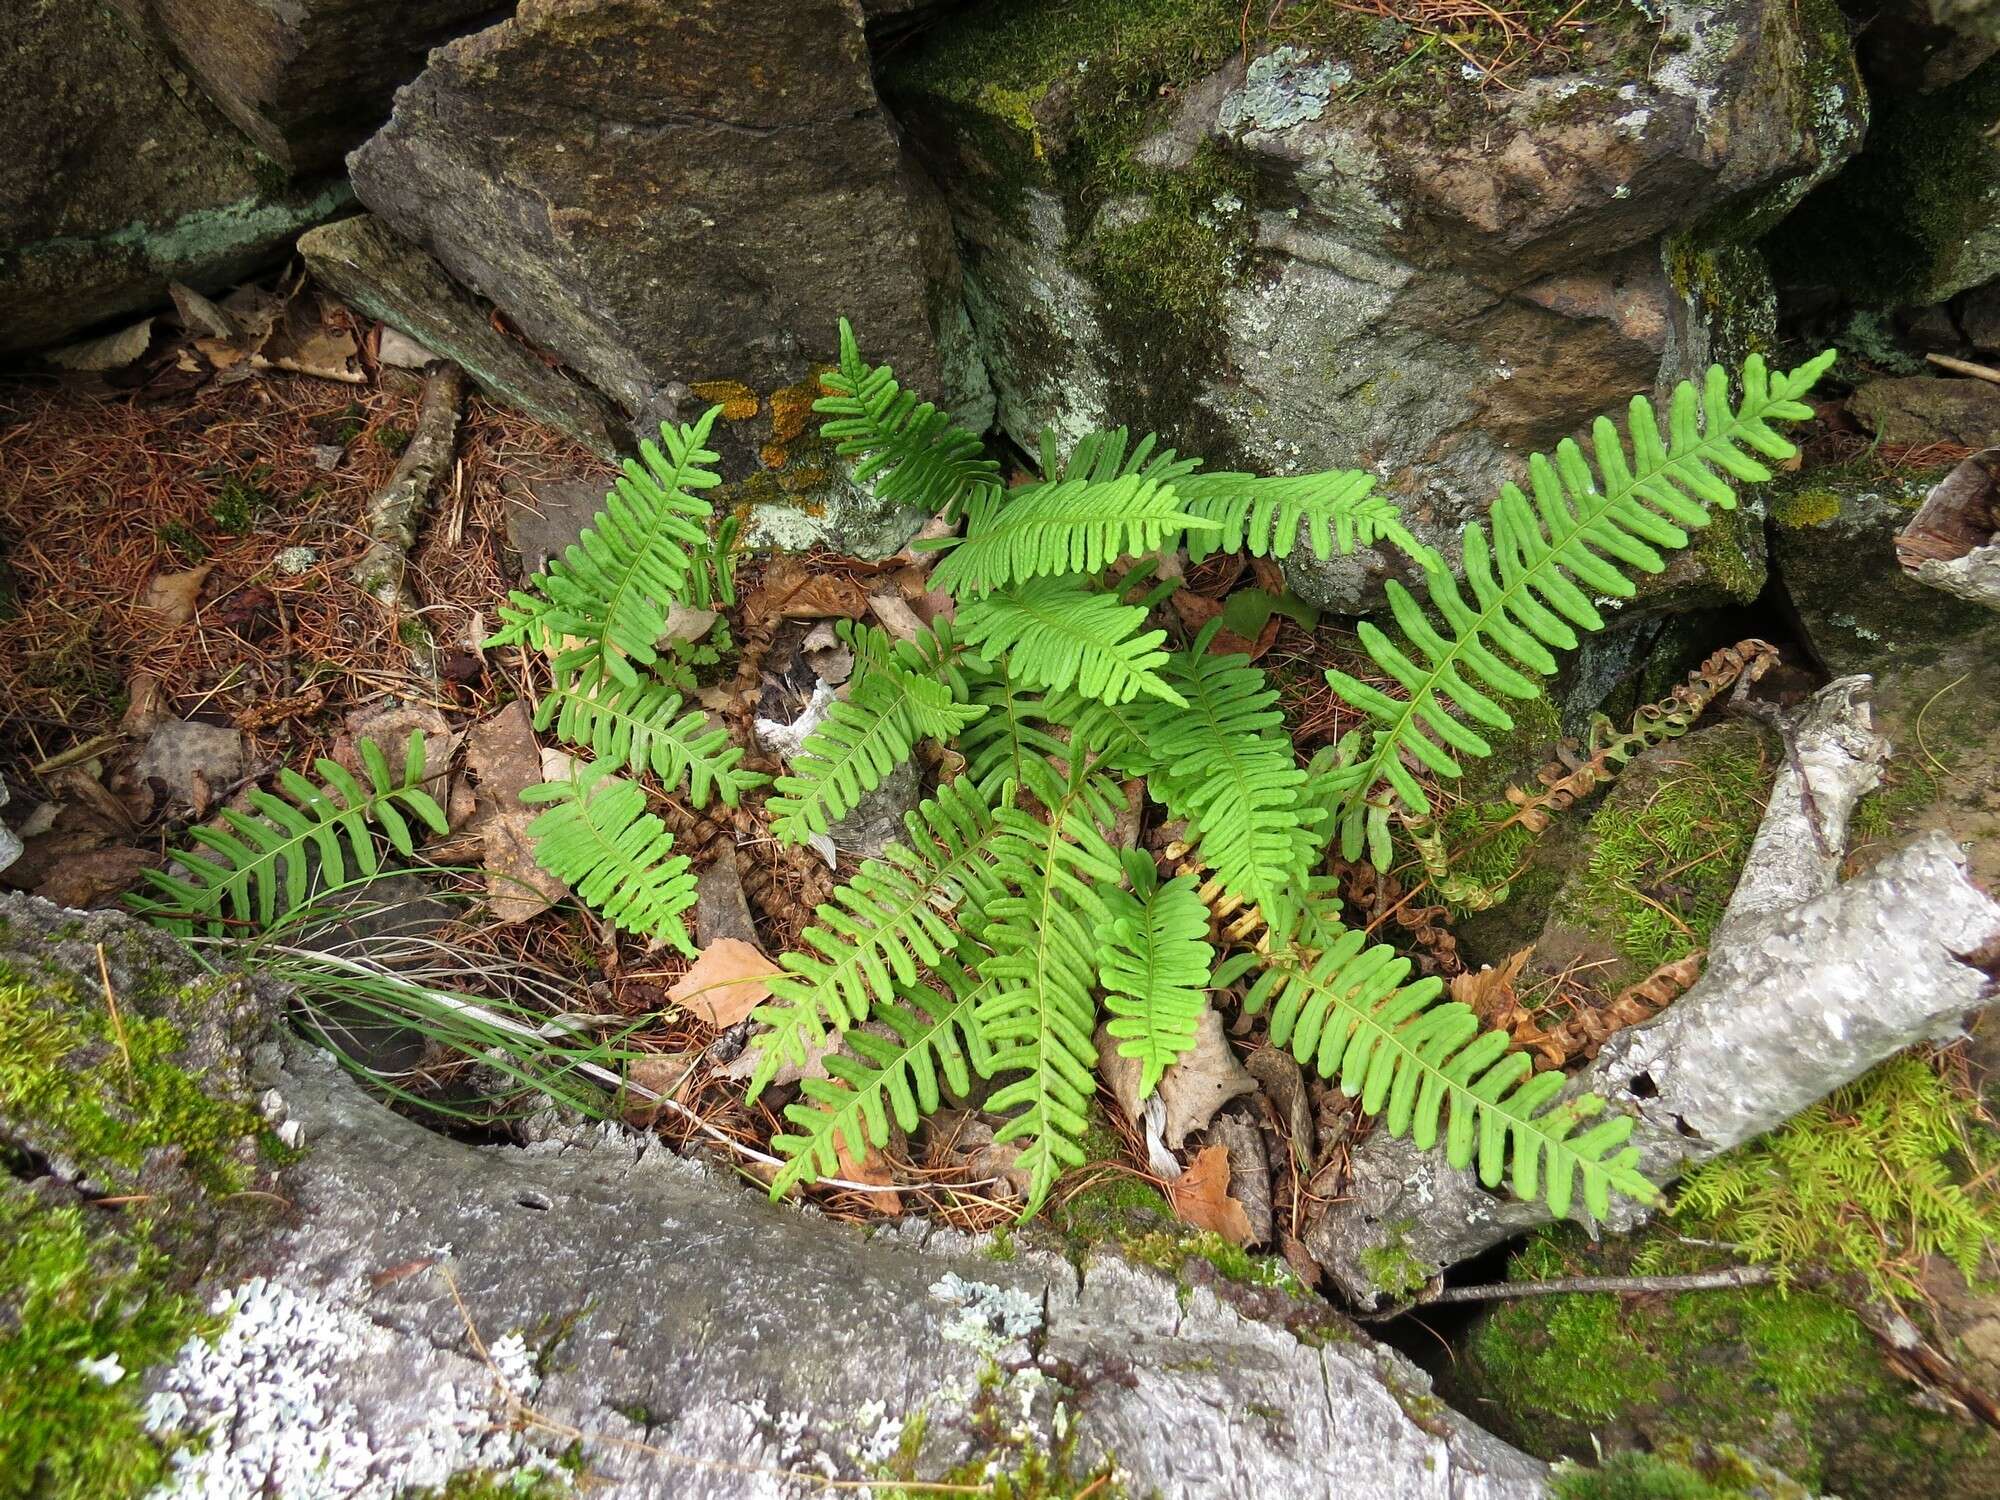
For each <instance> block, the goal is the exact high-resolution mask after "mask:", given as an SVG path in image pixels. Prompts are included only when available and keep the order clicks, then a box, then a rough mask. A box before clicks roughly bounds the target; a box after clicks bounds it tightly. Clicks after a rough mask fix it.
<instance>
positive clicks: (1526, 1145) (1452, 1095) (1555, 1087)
mask: <svg viewBox="0 0 2000 1500" xmlns="http://www.w3.org/2000/svg"><path fill="white" fill-rule="evenodd" d="M1320 936H1321V938H1322V941H1323V947H1322V950H1321V951H1320V952H1319V954H1318V956H1317V957H1316V958H1313V959H1311V961H1310V962H1309V963H1305V964H1303V965H1298V964H1293V963H1281V964H1280V965H1278V966H1274V967H1272V968H1270V969H1267V970H1266V971H1265V972H1264V973H1263V975H1261V976H1260V977H1259V978H1258V980H1257V982H1256V983H1255V984H1254V985H1253V986H1252V987H1251V990H1250V992H1249V994H1248V995H1247V996H1246V997H1245V999H1244V1009H1245V1010H1246V1011H1249V1012H1251V1013H1252V1014H1254V1013H1256V1012H1258V1011H1261V1010H1262V1009H1263V1008H1264V1006H1265V1005H1266V1004H1270V1005H1271V1007H1272V1009H1271V1042H1272V1045H1273V1046H1279V1047H1283V1046H1289V1047H1290V1048H1291V1051H1292V1055H1293V1056H1294V1057H1296V1058H1298V1060H1299V1061H1300V1062H1301V1063H1304V1064H1306V1065H1307V1066H1309V1067H1314V1068H1317V1069H1318V1070H1319V1074H1320V1076H1321V1077H1323V1078H1329V1079H1333V1080H1335V1081H1336V1082H1338V1084H1339V1085H1340V1088H1341V1090H1342V1092H1344V1093H1347V1094H1350V1095H1353V1096H1355V1097H1356V1098H1358V1099H1359V1100H1360V1101H1361V1107H1362V1109H1363V1110H1365V1111H1366V1112H1367V1113H1369V1114H1371V1115H1376V1114H1379V1115H1381V1116H1382V1123H1383V1125H1384V1127H1385V1128H1386V1129H1387V1130H1388V1132H1389V1133H1390V1135H1392V1136H1397V1137H1401V1136H1404V1135H1408V1136H1410V1137H1411V1138H1412V1140H1413V1141H1414V1142H1415V1144H1416V1145H1417V1146H1418V1148H1419V1149H1422V1150H1429V1149H1431V1148H1432V1147H1433V1146H1435V1145H1436V1144H1437V1141H1438V1132H1439V1128H1440V1123H1441V1122H1443V1124H1444V1132H1445V1156H1446V1159H1447V1160H1448V1161H1450V1163H1451V1164H1452V1165H1453V1166H1454V1167H1466V1166H1469V1165H1472V1163H1473V1159H1474V1155H1475V1152H1476V1154H1477V1158H1478V1169H1479V1178H1480V1181H1482V1182H1484V1183H1485V1184H1486V1185H1487V1186H1488V1187H1498V1186H1499V1185H1500V1184H1501V1182H1502V1181H1504V1180H1508V1178H1509V1168H1510V1167H1511V1183H1510V1185H1511V1186H1512V1188H1513V1190H1514V1192H1515V1193H1516V1194H1517V1195H1518V1196H1520V1197H1521V1198H1523V1199H1527V1200H1530V1201H1532V1200H1533V1199H1534V1198H1536V1197H1537V1196H1541V1197H1545V1198H1546V1200H1547V1202H1548V1206H1549V1211H1550V1212H1551V1213H1553V1214H1554V1215H1556V1216H1557V1217H1558V1218H1561V1217H1562V1216H1564V1215H1566V1214H1567V1213H1568V1212H1569V1210H1570V1205H1571V1201H1572V1198H1573V1195H1574V1193H1575V1190H1576V1186H1577V1184H1578V1183H1579V1182H1581V1184H1582V1188H1583V1202H1584V1206H1585V1208H1586V1210H1587V1211H1588V1212H1589V1213H1590V1214H1591V1215H1593V1216H1595V1217H1597V1218H1600V1219H1601V1218H1603V1217H1604V1216H1605V1215H1606V1214H1607V1213H1609V1212H1610V1207H1611V1193H1612V1191H1613V1190H1614V1189H1616V1190H1617V1191H1618V1192H1620V1193H1623V1194H1625V1195H1626V1196H1628V1197H1632V1198H1637V1199H1639V1200H1640V1201H1642V1202H1647V1203H1653V1202H1657V1201H1659V1196H1660V1195H1659V1190H1658V1189H1657V1188H1655V1187H1654V1186H1653V1184H1652V1183H1650V1182H1648V1181H1647V1180H1646V1179H1645V1177H1643V1176H1642V1175H1641V1174H1640V1172H1639V1169H1638V1159H1639V1153H1638V1150H1637V1148H1636V1147H1626V1148H1625V1149H1624V1150H1614V1148H1617V1147H1620V1146H1623V1145H1624V1143H1625V1141H1626V1138H1627V1137H1629V1136H1630V1135H1631V1133H1632V1127H1633V1121H1632V1120H1631V1118H1630V1117H1629V1116H1623V1115H1620V1116H1617V1117H1614V1118H1612V1119H1608V1120H1604V1121H1601V1122H1600V1123H1598V1124H1596V1125H1594V1126H1592V1127H1591V1128H1589V1129H1588V1130H1584V1131H1583V1132H1582V1134H1578V1133H1577V1132H1578V1130H1579V1129H1580V1128H1581V1127H1582V1125H1583V1124H1584V1122H1585V1121H1586V1120H1588V1119H1590V1118H1591V1117H1592V1116H1593V1115H1596V1114H1598V1113H1601V1112H1602V1110H1603V1107H1604V1105H1603V1101H1602V1100H1601V1099H1598V1098H1596V1097H1595V1096H1592V1095H1586V1096H1583V1097H1581V1098H1577V1099H1572V1100H1567V1101H1564V1102H1561V1103H1555V1104H1554V1105H1553V1107H1548V1106H1550V1105H1551V1102H1552V1100H1553V1099H1554V1096H1555V1095H1556V1093H1557V1092H1558V1091H1559V1090H1560V1089H1561V1088H1562V1086H1563V1084H1564V1082H1565V1079H1564V1077H1563V1075H1562V1074H1561V1073H1559V1072H1548V1073H1540V1074H1536V1073H1534V1072H1533V1063H1532V1062H1531V1061H1530V1059H1529V1057H1528V1055H1527V1054H1526V1053H1524V1052H1509V1051H1508V1050H1507V1049H1508V1047H1509V1045H1510V1042H1509V1038H1508V1035H1507V1033H1506V1032H1504V1031H1499V1030H1491V1031H1482V1029H1481V1026H1480V1022H1479V1017H1478V1016H1477V1015H1476V1014H1474V1012H1473V1011H1472V1008H1471V1007H1470V1006H1467V1005H1463V1004H1460V1003H1459V1002H1457V1001H1450V1002H1447V1003H1445V1004H1442V1005H1438V1004H1434V1003H1432V1002H1433V1001H1434V1000H1435V999H1436V997H1437V994H1438V992H1439V990H1440V989H1441V988H1442V987H1443V981H1442V980H1439V979H1435V978H1430V979H1419V980H1416V981H1415V982H1414V983H1410V984H1405V983H1404V982H1403V981H1404V979H1405V977H1406V976H1407V975H1408V974H1409V972H1410V961H1409V960H1408V959H1407V958H1399V957H1398V956H1397V955H1396V953H1395V950H1394V949H1392V948H1390V947H1389V946H1388V945H1387V944H1386V943H1375V944H1370V943H1369V941H1368V935H1367V934H1366V933H1364V932H1361V931H1358V930H1348V931H1343V932H1340V933H1339V934H1338V936H1333V935H1332V934H1321V935H1320ZM1329 938H1330V941H1329V940H1327V939H1329ZM1447 1106H1449V1108H1448V1109H1447Z"/></svg>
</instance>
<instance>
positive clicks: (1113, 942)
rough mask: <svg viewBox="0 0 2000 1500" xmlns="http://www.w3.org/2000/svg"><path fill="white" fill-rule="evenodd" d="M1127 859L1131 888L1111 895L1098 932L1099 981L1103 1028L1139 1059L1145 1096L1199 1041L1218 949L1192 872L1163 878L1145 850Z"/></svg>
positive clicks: (1122, 1054)
mask: <svg viewBox="0 0 2000 1500" xmlns="http://www.w3.org/2000/svg"><path fill="white" fill-rule="evenodd" d="M1123 862H1124V865H1125V872H1126V874H1127V875H1128V876H1129V877H1130V878H1131V881H1132V889H1131V892H1130V893H1129V894H1128V893H1127V892H1124V891H1110V892H1107V893H1106V895H1105V905H1106V908H1107V909H1108V911H1109V913H1110V920H1109V921H1108V922H1107V923H1106V924H1105V925H1104V927H1103V928H1102V929H1101V930H1100V932H1099V934H1098V942H1099V946H1100V948H1101V957H1100V959H1099V963H1098V982H1099V984H1101V985H1102V986H1103V988H1104V994H1105V998H1104V1008H1105V1009H1106V1010H1107V1011H1109V1012H1110V1013H1111V1019H1110V1020H1109V1021H1107V1022H1106V1023H1105V1027H1104V1029H1105V1030H1106V1031H1107V1032H1109V1033H1110V1034H1111V1035H1112V1036H1113V1037H1115V1038H1117V1040H1118V1055H1119V1056H1120V1057H1131V1058H1137V1059H1138V1061H1139V1066H1140V1074H1139V1097H1140V1098H1141V1099H1144V1098H1146V1097H1148V1096H1149V1095H1150V1094H1151V1093H1152V1092H1153V1089H1154V1087H1155V1086H1156V1085H1157V1084H1158V1083H1159V1081H1160V1075H1161V1074H1163V1073H1165V1072H1166V1071H1167V1069H1168V1068H1170V1067H1172V1066H1173V1065H1174V1064H1175V1063H1176V1062H1178V1061H1180V1059H1181V1058H1182V1057H1184V1056H1186V1055H1187V1054H1188V1053H1189V1052H1191V1051H1192V1050H1193V1049H1194V1042H1195V1031H1196V1028H1197V1027H1199V1026H1200V1024H1201V1017H1202V1012H1204V1011H1205V1010H1207V1009H1208V976H1209V970H1210V967H1211V966H1212V964H1213V963H1214V960H1215V950H1214V949H1213V948H1212V947H1210V946H1209V944H1208V907H1207V906H1206V905H1205V904H1203V902H1202V899H1201V896H1200V895H1199V894H1198V892H1197V888H1196V885H1195V881H1194V878H1193V877H1192V876H1189V875H1177V876H1175V877H1174V878H1173V879H1172V880H1168V881H1165V882H1162V881H1161V879H1160V871H1159V867H1158V866H1157V865H1155V864H1154V863H1153V859H1152V856H1151V855H1148V854H1145V853H1142V852H1140V851H1138V850H1129V851H1127V852H1126V854H1125V856H1124V861H1123Z"/></svg>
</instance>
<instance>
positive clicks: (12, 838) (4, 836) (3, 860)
mask: <svg viewBox="0 0 2000 1500" xmlns="http://www.w3.org/2000/svg"><path fill="white" fill-rule="evenodd" d="M6 805H7V783H6V781H5V779H0V807H5V806H6ZM20 857H21V837H20V835H19V834H17V833H15V832H14V830H13V829H11V828H9V827H8V826H7V825H6V824H5V823H4V822H0V870H4V869H6V868H7V867H8V866H9V865H11V864H12V863H14V861H15V860H17V859H19V858H20Z"/></svg>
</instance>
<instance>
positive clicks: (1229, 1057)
mask: <svg viewBox="0 0 2000 1500" xmlns="http://www.w3.org/2000/svg"><path fill="white" fill-rule="evenodd" d="M1256 1092H1257V1080H1256V1079H1255V1078H1252V1077H1251V1076H1250V1074H1249V1073H1248V1071H1246V1070H1245V1068H1244V1066H1243V1064H1242V1063H1240V1062H1238V1061H1237V1060H1236V1053H1235V1051H1234V1050H1233V1049H1232V1048H1231V1047H1230V1045H1229V1038H1228V1037H1227V1036H1226V1035H1224V1034H1223V1030H1222V1017H1221V1016H1219V1015H1217V1014H1216V1012H1215V1010H1214V1008H1213V1007H1210V1008H1209V1009H1208V1010H1205V1011H1203V1012H1202V1015H1201V1027H1200V1029H1199V1030H1198V1031H1196V1033H1195V1039H1194V1050H1193V1051H1191V1052H1189V1053H1188V1054H1187V1056H1185V1057H1183V1058H1182V1059H1181V1060H1180V1061H1179V1062H1177V1063H1175V1064H1174V1065H1173V1066H1172V1067H1171V1068H1168V1069H1167V1071H1166V1072H1165V1073H1164V1074H1163V1075H1161V1078H1160V1100H1161V1102H1162V1103H1164V1104H1165V1105H1166V1107H1167V1119H1166V1140H1167V1146H1168V1147H1169V1149H1171V1150H1174V1151H1178V1150H1180V1149H1181V1147H1182V1146H1183V1145H1184V1144H1186V1142H1187V1138H1188V1137H1189V1136H1190V1135H1192V1134H1193V1133H1194V1132H1195V1131H1197V1130H1202V1129H1206V1128H1207V1125H1208V1122H1209V1121H1210V1120H1212V1119H1214V1118H1215V1112H1216V1111H1217V1110H1218V1109H1221V1108H1222V1106H1223V1105H1225V1104H1227V1103H1228V1102H1229V1101H1230V1100H1231V1099H1235V1098H1237V1097H1239V1096H1241V1095H1243V1094H1254V1093H1256ZM1120 1102H1121V1103H1122V1102H1123V1101H1122V1100H1121V1101H1120Z"/></svg>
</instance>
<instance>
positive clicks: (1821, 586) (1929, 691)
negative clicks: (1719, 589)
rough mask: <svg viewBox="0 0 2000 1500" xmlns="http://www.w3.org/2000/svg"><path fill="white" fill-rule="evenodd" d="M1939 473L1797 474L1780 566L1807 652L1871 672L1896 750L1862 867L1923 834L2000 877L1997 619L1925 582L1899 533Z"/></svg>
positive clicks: (1774, 529) (1782, 502) (1879, 714)
mask: <svg viewBox="0 0 2000 1500" xmlns="http://www.w3.org/2000/svg"><path fill="white" fill-rule="evenodd" d="M1945 472H1946V471H1944V470H1942V469H1928V470H1920V471H1917V472H1914V473H1895V472H1888V471H1884V470H1883V469H1882V468H1881V467H1879V466H1878V465H1877V464H1876V463H1875V462H1874V461H1873V460H1872V459H1869V458H1865V457H1864V458H1862V459H1860V460H1857V461H1854V462H1852V463H1847V464H1843V465H1839V466H1832V467H1822V468H1817V469H1808V470H1804V471H1802V472H1800V473H1798V474H1796V475H1792V476H1788V478H1787V479H1786V481H1785V482H1784V483H1783V484H1782V485H1780V486H1779V487H1777V488H1776V490H1775V492H1774V494H1773V497H1772V501H1771V557H1772V566H1773V570H1774V571H1775V573H1776V574H1777V576H1778V579H1779V581H1780V583H1781V584H1782V585H1783V588H1784V590H1785V594H1786V596H1787V598H1788V599H1789V601H1790V604H1791V607H1792V609H1793V610H1794V612H1795V613H1796V616H1797V619H1798V621H1799V624H1800V627H1801V629H1802V631H1803V633H1804V635H1805V638H1806V641H1807V644H1808V645H1809V646H1810V647H1811V650H1812V652H1813V654H1814V655H1815V656H1816V657H1818V658H1819V660H1820V662H1821V663H1822V664H1823V665H1824V666H1825V667H1826V668H1827V669H1828V670H1829V671H1831V672H1835V673H1841V674H1845V673H1853V672H1866V673H1868V674H1869V675H1870V676H1871V677H1873V678H1874V683H1875V686H1874V692H1873V703H1874V718H1875V727H1876V729H1877V730H1878V731H1879V732H1880V733H1882V734H1884V735H1885V736H1887V738H1888V739H1889V741H1890V744H1891V745H1892V746H1893V747H1894V750H1893V754H1892V756H1891V758H1890V760H1889V762H1888V764H1887V765H1886V766H1885V768H1884V773H1883V784H1882V786H1881V787H1880V788H1878V789H1877V791H1876V792H1875V793H1873V794H1871V795H1870V796H1869V797H1868V798H1867V799H1865V800H1864V801H1863V803H1862V805H1861V807H1860V809H1859V810H1858V812H1857V814H1856V820H1855V828H1856V833H1857V835H1858V847H1857V849H1856V853H1857V855H1858V857H1859V858H1861V859H1862V860H1863V861H1864V862H1865V861H1867V860H1869V859H1871V858H1872V857H1873V856H1874V855H1875V854H1877V853H1880V852H1882V851H1884V850H1886V849H1887V848H1889V847H1893V846H1894V844H1895V842H1896V841H1898V840H1900V839H1902V838H1905V837H1907V836H1908V835H1910V834H1912V833H1916V832H1919V831H1922V830H1925V829H1932V828H1937V829H1943V830H1945V831H1946V832H1948V833H1950V834H1951V835H1952V837H1953V838H1954V839H1956V840H1957V841H1958V842H1959V843H1960V844H1962V845H1964V846H1965V847H1966V848H1967V850H1968V853H1969V857H1970V861H1971V868H1972V872H1973V877H1974V878H1975V879H1976V880H1979V881H1982V882H1984V883H1986V884H1989V885H1991V884H1993V883H1995V882H1996V881H2000V724H1996V722H1995V720H1994V717H1993V714H1992V712H1991V706H1992V704H1993V703H1994V702H1995V701H1996V700H2000V614H1995V613H1994V612H1993V611H1991V610H1987V609H1982V608H1980V607H1979V606H1978V605H1975V604H1970V603H1967V602H1966V601H1964V600H1961V599H1955V598H1953V597H1952V596H1951V595H1949V594H1946V593H1943V592H1941V591H1940V590H1937V589H1933V588H1931V587H1929V586H1928V585H1925V584H1922V583H1919V582H1918V581H1917V580H1916V579H1914V578H1912V577H1910V576H1909V575H1908V574H1907V573H1905V572H1904V571H1903V570H1902V568H1901V567H1900V566H1899V565H1898V564H1897V561H1896V551H1895V534H1896V532H1897V531H1898V530H1899V529H1901V527H1902V526H1903V525H1904V524H1905V523H1906V522H1907V521H1908V520H1909V518H1910V517H1911V515H1912V514H1914V513H1915V511H1916V508H1917V507H1918V506H1919V505H1920V504H1922V503H1923V498H1924V496H1925V494H1926V493H1928V491H1929V489H1930V487H1931V485H1933V484H1934V483H1935V482H1936V481H1937V480H1939V479H1941V478H1942V477H1943V475H1944V473H1945Z"/></svg>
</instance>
